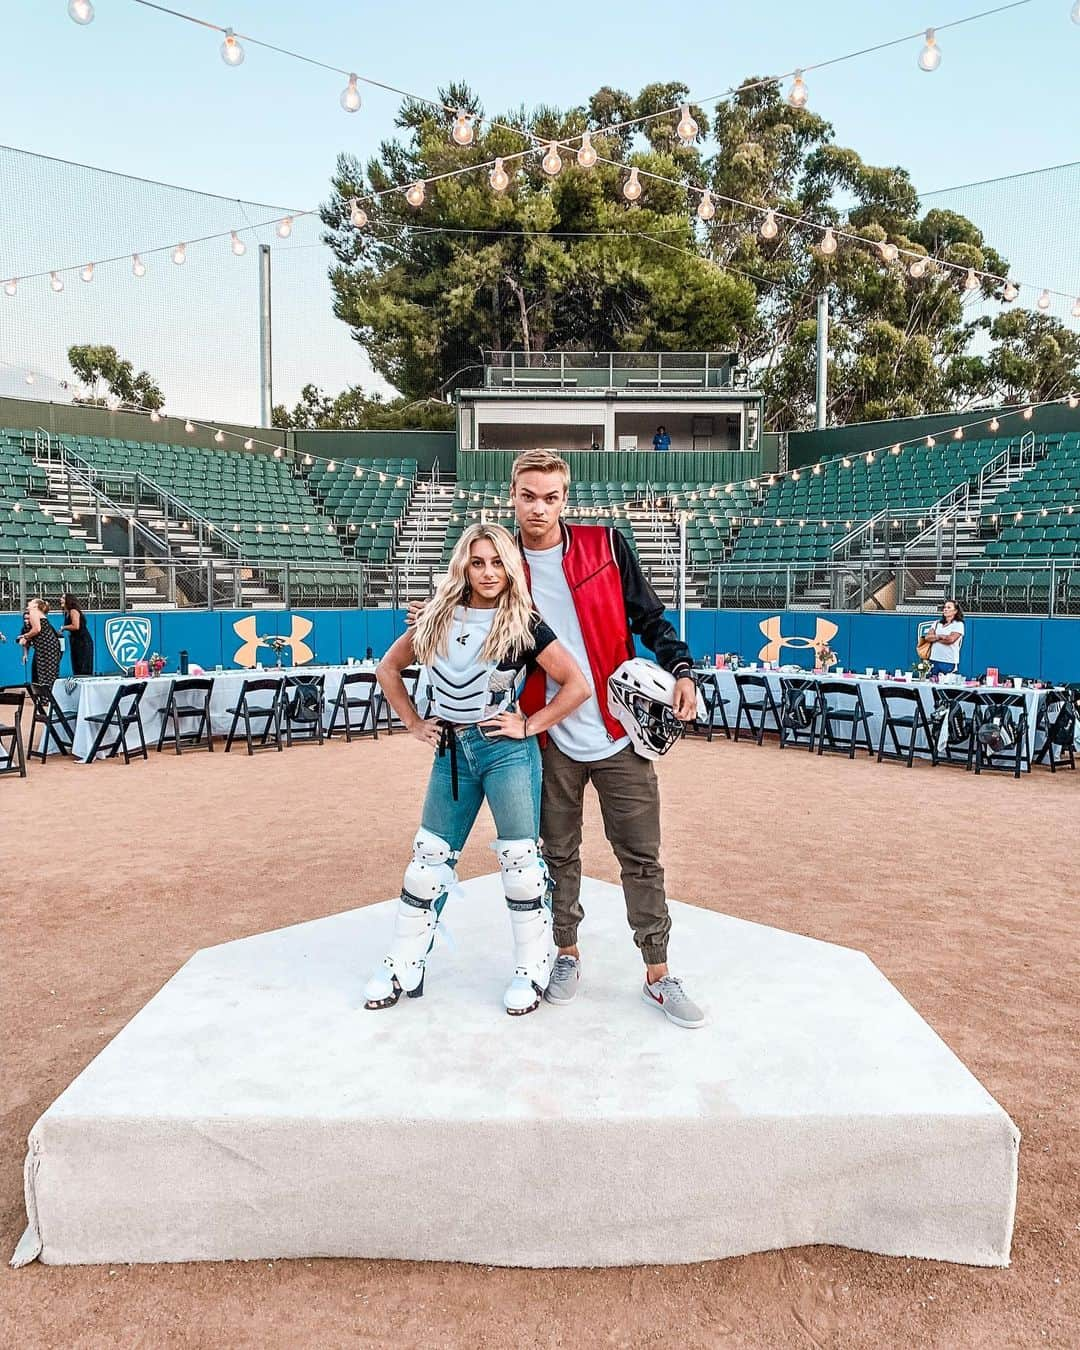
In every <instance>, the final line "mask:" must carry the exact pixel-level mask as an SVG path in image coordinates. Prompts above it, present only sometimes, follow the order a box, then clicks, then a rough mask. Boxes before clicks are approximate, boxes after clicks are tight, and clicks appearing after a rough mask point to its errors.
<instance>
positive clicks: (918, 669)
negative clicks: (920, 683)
mask: <svg viewBox="0 0 1080 1350" xmlns="http://www.w3.org/2000/svg"><path fill="white" fill-rule="evenodd" d="M911 677H912V679H914V680H927V679H929V678H930V662H929V661H922V660H919V661H915V662H913V663H912V666H911Z"/></svg>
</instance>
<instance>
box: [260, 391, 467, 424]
mask: <svg viewBox="0 0 1080 1350" xmlns="http://www.w3.org/2000/svg"><path fill="white" fill-rule="evenodd" d="M273 422H274V426H276V427H294V428H304V429H305V430H326V429H329V428H341V429H344V430H349V431H403V430H409V429H417V430H421V431H448V430H449V429H450V428H451V427H452V426H453V425H454V409H453V408H452V407H451V406H450V405H449V404H447V403H442V402H440V401H439V400H438V399H419V400H417V401H416V402H413V403H410V402H409V401H408V400H407V399H404V398H397V399H389V400H386V399H383V398H382V396H381V395H380V394H365V393H364V391H363V390H362V389H361V388H360V386H359V385H350V386H349V388H348V389H343V390H342V391H341V393H340V394H337V395H336V396H333V397H332V396H331V395H329V394H324V393H323V391H322V390H321V389H319V388H318V387H317V386H316V385H314V384H306V385H304V387H303V389H302V390H301V391H300V398H299V401H298V402H297V403H296V405H295V406H294V407H293V408H292V409H291V410H290V409H289V408H286V407H285V406H284V405H283V404H276V405H275V407H274V411H273Z"/></svg>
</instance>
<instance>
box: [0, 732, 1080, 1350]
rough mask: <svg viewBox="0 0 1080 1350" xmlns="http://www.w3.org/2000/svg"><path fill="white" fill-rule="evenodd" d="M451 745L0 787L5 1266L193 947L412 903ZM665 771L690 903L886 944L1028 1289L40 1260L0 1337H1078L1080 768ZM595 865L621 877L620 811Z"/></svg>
mask: <svg viewBox="0 0 1080 1350" xmlns="http://www.w3.org/2000/svg"><path fill="white" fill-rule="evenodd" d="M427 753H428V752H427V751H426V750H425V749H424V748H423V747H422V746H420V745H419V744H418V743H416V742H414V741H412V740H410V739H409V738H408V737H406V736H404V735H402V734H398V735H396V736H394V737H393V738H387V737H385V736H383V737H381V738H380V740H379V741H378V743H373V742H371V741H366V742H363V743H359V744H357V743H354V744H353V745H351V746H346V745H344V744H339V743H334V744H332V745H327V746H326V747H324V748H323V749H321V750H320V749H318V748H316V747H297V748H296V749H294V750H293V751H291V752H287V753H285V754H282V755H277V754H274V753H270V754H269V755H263V756H260V757H256V758H255V759H250V760H249V759H248V758H247V757H246V756H244V755H237V754H232V755H230V756H228V757H226V756H225V755H223V754H214V755H213V756H207V755H194V754H191V755H184V756H183V757H182V758H181V759H179V760H177V759H175V758H174V757H173V756H171V755H169V756H161V757H158V756H157V755H156V754H152V755H151V760H150V762H149V763H148V764H143V763H141V762H140V763H133V764H132V765H131V766H130V767H128V768H125V766H124V764H123V763H122V762H117V763H99V764H95V765H93V766H83V765H78V764H73V763H71V762H69V761H68V762H50V763H48V764H47V765H45V766H44V767H43V766H41V765H40V764H34V765H33V767H32V769H31V773H30V777H29V779H28V780H27V781H26V782H19V781H18V780H14V779H8V780H6V781H3V782H0V851H2V856H3V867H2V872H0V875H2V881H0V891H3V893H4V901H3V906H2V920H0V921H2V925H3V928H2V942H3V945H2V953H3V955H2V958H0V959H2V962H3V969H2V976H3V978H2V989H0V1009H2V1024H0V1025H2V1028H3V1049H2V1056H3V1058H2V1067H3V1077H2V1084H3V1086H2V1101H0V1105H2V1126H0V1129H2V1133H0V1246H2V1247H3V1248H4V1255H5V1257H6V1256H7V1255H8V1254H10V1252H11V1251H12V1250H13V1249H14V1247H15V1244H16V1242H17V1240H18V1238H19V1235H20V1233H21V1232H22V1229H23V1225H24V1213H23V1200H22V1190H21V1164H22V1157H23V1150H24V1144H25V1139H26V1135H27V1132H28V1131H29V1129H30V1127H31V1125H32V1124H33V1122H34V1121H35V1119H36V1118H37V1117H38V1116H39V1115H40V1114H41V1112H42V1111H44V1110H45V1108H46V1107H47V1106H48V1105H49V1103H50V1102H51V1101H53V1099H54V1098H55V1097H56V1096H57V1095H58V1094H59V1093H60V1092H61V1090H62V1089H63V1088H64V1087H65V1086H66V1085H67V1084H68V1083H69V1082H70V1081H71V1079H72V1078H74V1077H75V1076H76V1075H77V1074H78V1073H79V1072H80V1071H81V1070H82V1069H83V1068H84V1067H85V1065H86V1064H87V1063H88V1062H89V1061H90V1059H92V1058H93V1056H94V1055H95V1054H96V1053H97V1051H98V1050H99V1049H100V1048H101V1046H102V1045H103V1044H104V1043H105V1042H106V1040H107V1039H108V1038H110V1037H111V1036H113V1035H114V1034H115V1033H116V1032H117V1031H118V1030H119V1029H120V1028H121V1027H122V1026H123V1025H124V1023H125V1022H127V1021H128V1020H129V1019H130V1018H131V1017H132V1016H133V1015H134V1014H135V1013H136V1012H138V1010H139V1009H140V1008H141V1007H142V1006H143V1004H144V1003H146V1001H147V1000H148V999H149V998H150V997H151V996H152V995H153V994H154V993H155V992H156V990H157V989H158V988H159V987H160V986H161V985H162V984H163V983H164V982H165V981H166V980H167V979H168V978H169V977H170V976H171V975H172V974H173V973H174V972H175V970H176V969H177V968H178V967H179V966H180V965H181V964H182V963H183V962H184V961H185V960H186V959H187V957H188V956H189V955H190V954H191V953H192V952H193V951H194V950H196V949H197V948H200V947H205V946H207V945H210V944H212V943H218V942H225V941H228V940H229V939H231V938H236V937H242V936H245V935H247V934H250V933H255V932H259V931H262V930H265V929H269V928H276V927H279V926H281V925H284V924H289V923H295V922H297V921H300V920H304V919H308V918H315V917H317V916H319V915H322V914H325V913H328V912H332V911H334V910H339V909H347V908H351V907H353V906H355V905H357V904H364V903H367V902H370V901H375V900H380V899H385V898H386V897H388V896H391V895H393V894H395V893H396V891H397V889H398V887H399V886H400V880H401V870H402V865H403V860H404V858H405V854H406V850H407V847H408V842H409V837H410V831H411V829H412V827H413V822H414V821H415V820H416V819H417V818H418V813H419V807H420V801H421V796H422V792H423V786H424V782H425V777H426V772H425V770H426V760H427ZM660 773H661V779H662V791H663V802H664V817H663V826H664V852H665V857H666V862H667V876H668V889H669V891H670V893H671V895H673V896H674V897H677V898H679V899H683V900H687V901H690V902H693V903H695V904H699V905H704V906H707V907H710V908H714V909H720V910H724V911H726V912H727V913H730V914H735V915H738V916H740V917H742V918H746V919H751V920H755V921H758V922H763V923H767V924H774V925H777V926H779V927H782V928H787V929H792V930H795V931H798V932H801V933H806V934H809V935H811V936H813V937H816V938H822V939H825V940H827V941H835V942H840V943H844V944H846V945H849V946H854V947H858V948H861V949H862V950H864V951H866V952H867V953H868V954H869V956H870V957H871V958H872V959H873V960H874V961H875V962H876V963H877V964H878V966H879V967H880V968H881V969H882V970H883V971H884V972H885V974H886V975H887V976H888V977H889V978H890V979H891V980H892V981H893V983H894V984H895V985H896V986H897V987H898V988H899V989H900V991H901V992H902V993H903V994H904V995H905V996H906V997H907V998H908V999H909V1000H910V1002H911V1003H912V1004H913V1005H914V1006H915V1007H916V1008H917V1009H918V1011H919V1012H920V1013H921V1014H922V1015H923V1016H924V1017H926V1018H927V1019H928V1021H929V1022H930V1023H931V1024H932V1025H933V1026H934V1027H935V1028H936V1029H937V1031H938V1032H939V1033H940V1034H941V1035H942V1036H943V1037H944V1039H945V1040H946V1041H947V1042H948V1044H949V1045H950V1046H951V1047H952V1048H953V1050H954V1051H955V1052H956V1053H957V1054H958V1055H959V1056H960V1058H961V1059H962V1060H963V1061H964V1062H965V1063H966V1064H967V1065H968V1066H969V1068H970V1069H971V1070H972V1072H973V1073H975V1074H976V1076H977V1077H978V1078H979V1079H980V1080H981V1081H982V1083H984V1084H985V1085H986V1087H987V1088H988V1089H989V1090H990V1092H992V1093H993V1095H994V1096H995V1097H996V1098H997V1100H998V1101H999V1102H1000V1103H1001V1104H1002V1106H1003V1107H1004V1108H1005V1109H1006V1110H1007V1111H1008V1112H1009V1114H1010V1115H1011V1116H1012V1118H1013V1119H1014V1120H1015V1121H1016V1123H1017V1124H1018V1125H1019V1127H1020V1129H1021V1130H1022V1132H1023V1143H1022V1146H1021V1160H1020V1192H1019V1203H1018V1211H1017V1219H1016V1233H1015V1239H1014V1243H1013V1263H1012V1266H1011V1268H1010V1269H1008V1270H978V1269H969V1268H966V1267H962V1266H951V1265H946V1264H943V1263H937V1262H921V1261H912V1260H898V1259H894V1258H884V1257H877V1256H869V1255H866V1254H863V1253H860V1252H853V1251H845V1250H842V1249H840V1248H833V1247H805V1248H799V1249H795V1250H791V1251H786V1252H769V1253H764V1254H761V1255H757V1256H750V1257H743V1258H739V1259H735V1260H728V1261H719V1262H713V1263H708V1264H702V1265H696V1266H676V1267H648V1268H639V1269H619V1270H559V1271H530V1270H504V1269H491V1268H486V1267H470V1266H453V1265H427V1264H419V1263H418V1264H410V1263H395V1262H383V1261H362V1260H351V1261H346V1260H313V1261H281V1262H278V1261H275V1262H252V1263H222V1264H214V1263H200V1264H191V1265H179V1266H173V1265H163V1266H118V1267H115V1268H114V1267H106V1266H95V1267H70V1268H64V1267H45V1266H42V1265H40V1264H34V1265H32V1266H30V1267H28V1268H26V1269H23V1270H19V1271H13V1270H10V1269H6V1268H5V1269H4V1270H3V1273H2V1275H0V1342H2V1343H3V1344H5V1345H8V1346H12V1347H20V1350H23V1348H25V1347H33V1348H36V1347H45V1346H48V1347H53V1346H55V1347H98V1346H125V1347H126V1346H137V1347H157V1346H207V1347H234V1346H260V1347H262V1346H268V1347H276V1346H290V1347H296V1346H304V1347H306V1346H318V1347H336V1346H359V1347H368V1346H371V1347H375V1346H380V1347H381V1346H385V1345H390V1344H396V1345H404V1346H414V1345H424V1346H426V1345H433V1346H459V1345H460V1346H465V1345H468V1346H497V1347H504V1346H505V1347H517V1346H530V1347H547V1346H563V1345H565V1346H573V1347H580V1346H605V1347H623V1346H626V1347H631V1346H633V1347H637V1346H650V1345H656V1346H661V1345H664V1346H667V1345H679V1346H686V1347H696V1346H703V1347H704V1346H709V1347H713V1346H716V1347H744V1346H755V1347H759V1346H769V1347H771V1346H788V1345H791V1346H816V1347H834V1346H835V1347H862V1346H867V1347H869V1346H874V1347H880V1346H905V1347H906V1346H912V1345H918V1346H934V1347H938V1346H940V1347H950V1348H952V1347H969V1346H978V1347H994V1350H999V1348H1000V1347H1005V1346H1032V1345H1051V1346H1077V1345H1080V1287H1078V1275H1080V1182H1078V1175H1077V1165H1076V1164H1077V1156H1078V1145H1080V1097H1078V1092H1077V1082H1078V1077H1080V1067H1078V1043H1080V1034H1078V1032H1080V1028H1078V1022H1080V1018H1078V1014H1077V1008H1078V999H1080V961H1078V951H1080V904H1078V900H1080V878H1078V865H1077V864H1078V845H1077V822H1078V819H1080V774H1071V773H1067V772H1066V773H1059V774H1058V775H1057V776H1056V777H1053V778H1051V776H1050V775H1049V774H1048V773H1047V772H1045V771H1041V770H1040V771H1037V772H1036V773H1035V774H1034V775H1032V776H1031V777H1030V778H1027V779H1024V780H1022V781H1020V782H1015V781H1013V780H1012V778H1007V777H998V776H991V775H986V776H981V777H979V778H975V777H974V776H973V775H971V774H966V773H964V772H963V770H961V769H959V768H956V769H949V768H945V767H942V768H940V769H938V770H936V771H935V770H933V769H931V768H930V767H929V766H927V765H917V766H916V767H915V768H914V769H912V770H910V771H909V770H907V769H905V768H903V767H902V766H900V765H892V764H882V765H880V766H878V765H877V764H874V763H871V762H869V761H867V760H865V759H863V760H860V761H857V762H856V763H854V764H852V763H849V762H848V761H847V760H846V759H843V760H841V759H830V758H828V757H826V758H825V759H818V758H817V757H811V756H809V755H807V754H806V753H805V752H800V751H797V750H788V751H784V752H780V751H779V750H778V749H777V748H776V747H775V745H769V744H766V745H765V746H763V747H761V748H758V747H756V746H754V745H752V744H746V743H743V744H740V745H738V746H734V745H730V744H728V743H726V742H724V741H722V740H721V741H718V742H715V743H713V744H712V745H707V744H705V743H704V742H699V741H692V742H688V743H687V744H685V745H684V746H680V747H678V748H677V749H676V751H675V752H674V753H673V754H672V755H670V756H669V757H668V758H667V759H666V760H665V761H663V762H662V763H661V765H660ZM493 834H494V829H493V827H492V825H491V822H490V818H489V817H487V815H486V812H485V815H484V816H482V817H481V821H480V823H479V825H478V827H477V830H476V832H475V835H474V842H473V843H471V844H470V846H469V847H468V849H467V850H466V853H465V856H464V859H463V865H462V868H461V872H462V875H463V876H473V875H476V874H477V873H479V872H484V871H489V870H490V868H491V864H490V857H491V855H490V853H489V852H488V850H487V847H486V845H487V841H488V840H489V839H490V838H491V837H492V836H493ZM585 865H586V870H587V871H588V872H589V873H591V874H593V875H595V876H598V877H602V878H604V879H606V880H610V881H617V880H618V875H617V869H616V866H615V864H614V860H613V858H612V857H611V854H610V852H609V850H608V848H607V845H606V843H605V841H604V839H603V834H602V830H601V826H600V821H599V814H598V812H597V811H596V809H595V799H593V800H592V802H591V804H590V810H589V815H588V818H587V822H586V846H585ZM357 974H358V978H359V977H360V975H361V974H362V972H360V971H358V972H357ZM636 975H637V972H636V970H631V969H628V970H627V979H628V981H631V980H634V979H635V978H636ZM716 979H717V980H718V981H720V980H722V979H723V971H722V970H718V971H717V972H716ZM694 992H695V993H700V995H701V996H702V998H703V1001H704V1002H706V1003H707V1001H708V990H701V991H698V990H695V991H694ZM539 1015H543V1014H542V1011H541V1013H540V1014H539ZM687 1034H692V1033H687Z"/></svg>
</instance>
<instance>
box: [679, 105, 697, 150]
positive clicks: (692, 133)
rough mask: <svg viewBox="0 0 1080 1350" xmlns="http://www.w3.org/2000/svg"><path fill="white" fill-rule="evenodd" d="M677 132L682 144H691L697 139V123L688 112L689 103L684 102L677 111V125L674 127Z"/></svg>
mask: <svg viewBox="0 0 1080 1350" xmlns="http://www.w3.org/2000/svg"><path fill="white" fill-rule="evenodd" d="M675 130H676V131H677V132H678V134H679V140H680V141H682V143H683V144H684V145H691V144H692V143H693V142H694V141H696V140H697V134H698V124H697V122H695V121H694V118H693V116H692V115H691V112H690V105H689V103H684V104H683V105H682V109H681V110H680V112H679V125H678V126H677V127H676V128H675Z"/></svg>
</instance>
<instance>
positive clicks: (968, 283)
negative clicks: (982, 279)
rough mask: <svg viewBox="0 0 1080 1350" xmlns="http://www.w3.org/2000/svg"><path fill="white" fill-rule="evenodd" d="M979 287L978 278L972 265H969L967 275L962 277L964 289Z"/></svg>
mask: <svg viewBox="0 0 1080 1350" xmlns="http://www.w3.org/2000/svg"><path fill="white" fill-rule="evenodd" d="M978 289H979V278H978V277H977V276H976V275H975V269H974V267H969V268H968V270H967V276H966V277H965V278H964V290H965V291H977V290H978Z"/></svg>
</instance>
